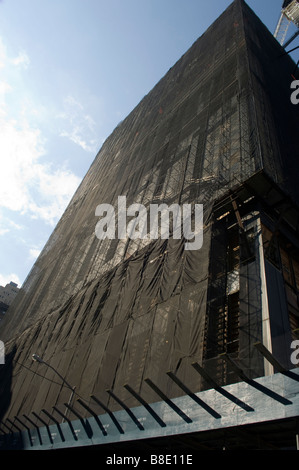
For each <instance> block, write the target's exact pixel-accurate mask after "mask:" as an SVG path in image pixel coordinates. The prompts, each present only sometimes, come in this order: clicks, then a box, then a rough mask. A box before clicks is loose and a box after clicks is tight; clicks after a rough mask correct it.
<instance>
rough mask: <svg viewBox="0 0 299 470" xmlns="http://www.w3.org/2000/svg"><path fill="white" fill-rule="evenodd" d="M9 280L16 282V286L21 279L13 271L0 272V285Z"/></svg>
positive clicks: (7, 282)
mask: <svg viewBox="0 0 299 470" xmlns="http://www.w3.org/2000/svg"><path fill="white" fill-rule="evenodd" d="M11 281H12V282H15V283H16V284H18V287H21V281H20V278H19V276H18V275H17V274H14V273H11V274H7V275H5V274H0V286H3V287H5V286H6V284H9V283H10V282H11Z"/></svg>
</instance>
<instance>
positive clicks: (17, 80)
mask: <svg viewBox="0 0 299 470" xmlns="http://www.w3.org/2000/svg"><path fill="white" fill-rule="evenodd" d="M230 3H231V1H230V0H217V1H215V2H211V1H210V2H207V1H204V0H109V1H108V0H105V1H104V0H0V170H1V183H0V285H5V284H6V283H8V282H10V281H15V282H17V283H18V284H19V286H20V285H21V284H22V283H23V281H24V280H25V278H26V276H27V274H28V273H29V271H30V269H31V267H32V266H33V264H34V262H35V260H36V258H37V256H38V254H39V253H40V251H41V249H42V248H43V246H44V245H45V243H46V241H47V239H48V238H49V236H50V234H51V232H52V231H53V229H54V227H55V225H56V223H57V222H58V220H59V218H60V216H61V215H62V213H63V211H64V209H65V208H66V206H67V204H68V202H69V200H70V198H71V197H72V195H73V194H74V192H75V190H76V188H77V187H78V185H79V183H80V181H81V180H82V178H83V177H84V175H85V174H86V172H87V170H88V168H89V166H90V164H91V163H92V161H93V159H94V157H95V155H96V153H97V151H98V150H99V149H100V147H101V145H102V143H103V141H104V140H105V139H106V138H107V137H108V136H109V135H110V133H111V132H112V131H113V129H114V128H115V126H116V125H117V124H118V123H119V122H120V121H121V120H122V119H124V118H125V117H126V116H127V115H128V113H129V112H130V111H131V110H132V109H133V108H134V107H135V106H136V105H137V104H138V102H139V101H140V100H141V99H142V97H143V96H144V95H146V94H147V93H148V92H149V91H150V90H151V89H152V87H153V86H154V85H155V84H156V83H157V82H158V81H159V80H160V78H161V77H162V76H163V75H164V74H165V73H166V72H167V71H168V69H169V68H170V67H171V66H172V65H173V64H174V63H175V62H176V61H177V60H178V59H179V58H180V57H181V56H182V54H184V53H185V52H186V50H187V49H188V48H189V47H190V46H191V45H192V44H193V42H194V41H195V40H196V39H197V38H198V37H199V36H200V35H201V34H202V33H203V32H204V31H205V30H206V29H207V28H208V27H209V26H210V24H211V23H212V22H213V21H214V20H215V19H216V18H217V17H218V16H219V15H220V14H221V13H222V12H223V11H224V10H225V8H226V7H227V6H228V5H229V4H230ZM247 3H248V5H249V6H250V7H251V8H252V9H253V10H254V11H255V12H256V13H257V14H258V16H259V17H260V18H261V19H262V21H263V22H264V23H265V24H266V26H267V27H268V28H269V29H270V31H271V32H274V30H275V26H276V24H277V21H278V18H279V15H280V9H281V4H282V0H248V1H247ZM297 42H298V41H297ZM297 42H296V45H297ZM298 58H299V57H298V54H297V53H296V55H295V56H294V59H295V60H296V61H297V60H298Z"/></svg>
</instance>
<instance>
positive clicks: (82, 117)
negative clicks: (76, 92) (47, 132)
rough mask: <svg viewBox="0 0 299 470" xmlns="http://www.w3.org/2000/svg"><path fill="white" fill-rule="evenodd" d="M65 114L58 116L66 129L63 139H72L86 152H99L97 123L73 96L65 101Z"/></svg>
mask: <svg viewBox="0 0 299 470" xmlns="http://www.w3.org/2000/svg"><path fill="white" fill-rule="evenodd" d="M63 105H64V112H62V113H60V114H59V115H58V118H61V119H62V120H63V121H64V126H65V127H66V128H64V129H63V130H62V131H61V132H60V136H61V137H66V138H68V139H70V140H71V141H72V142H73V143H74V144H76V145H79V146H80V147H81V148H82V149H83V150H85V151H86V152H95V151H96V150H97V148H96V145H97V140H96V138H95V122H94V120H93V119H92V117H91V116H89V115H88V114H85V113H84V107H83V106H82V104H81V103H79V102H78V101H77V100H76V99H75V98H74V97H73V96H71V95H69V96H67V97H66V98H65V99H64V103H63Z"/></svg>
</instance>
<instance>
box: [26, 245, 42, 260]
mask: <svg viewBox="0 0 299 470" xmlns="http://www.w3.org/2000/svg"><path fill="white" fill-rule="evenodd" d="M40 253H41V250H39V249H38V248H30V250H29V255H30V259H31V260H36V258H38V256H39V255H40Z"/></svg>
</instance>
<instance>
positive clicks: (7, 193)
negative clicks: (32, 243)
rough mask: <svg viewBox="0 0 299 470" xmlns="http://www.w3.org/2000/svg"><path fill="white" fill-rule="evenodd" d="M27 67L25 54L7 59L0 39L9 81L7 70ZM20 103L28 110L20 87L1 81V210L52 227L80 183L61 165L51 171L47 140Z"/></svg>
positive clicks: (0, 58) (0, 54)
mask: <svg viewBox="0 0 299 470" xmlns="http://www.w3.org/2000/svg"><path fill="white" fill-rule="evenodd" d="M28 63H29V58H28V56H27V54H26V53H25V52H22V53H20V54H19V55H18V56H17V57H16V58H15V59H10V58H9V57H7V53H6V49H5V47H4V46H3V42H2V41H1V38H0V66H1V65H2V68H3V69H4V71H7V76H8V77H10V73H9V67H12V66H16V65H20V64H23V65H24V64H28ZM9 64H13V65H9ZM17 85H18V88H17V90H15V88H16V87H17ZM12 89H13V91H14V93H11V95H13V97H15V101H14V102H13V103H12V104H11V103H10V106H8V105H7V101H6V99H7V96H8V94H10V92H11V90H12ZM23 103H26V106H28V98H27V95H26V90H23V89H22V84H20V83H18V84H15V83H14V84H13V85H11V84H10V83H9V81H8V79H7V77H4V79H3V81H1V82H0V155H1V163H0V170H1V185H0V208H1V207H3V208H6V209H10V210H12V211H18V212H20V213H22V214H28V215H29V216H30V217H32V218H35V219H42V220H44V221H46V222H47V223H49V224H50V225H54V224H55V223H56V222H57V220H58V218H59V217H60V216H61V215H62V212H63V210H64V209H65V207H66V205H67V203H68V202H69V200H70V198H71V196H72V195H73V194H74V192H75V190H76V189H77V187H78V185H79V183H80V179H79V178H78V177H77V176H76V175H75V174H74V173H72V172H71V171H70V170H69V169H67V168H65V167H64V166H63V165H61V166H60V167H58V168H57V166H56V167H55V168H53V166H52V165H51V164H49V163H45V160H44V157H45V155H46V147H45V145H46V140H45V138H44V136H43V135H42V132H41V130H40V129H39V128H38V126H37V125H33V124H32V122H30V115H25V114H24V106H23ZM12 110H13V112H12ZM7 229H8V227H5V228H4V229H2V230H6V231H7ZM2 233H3V232H2Z"/></svg>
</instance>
